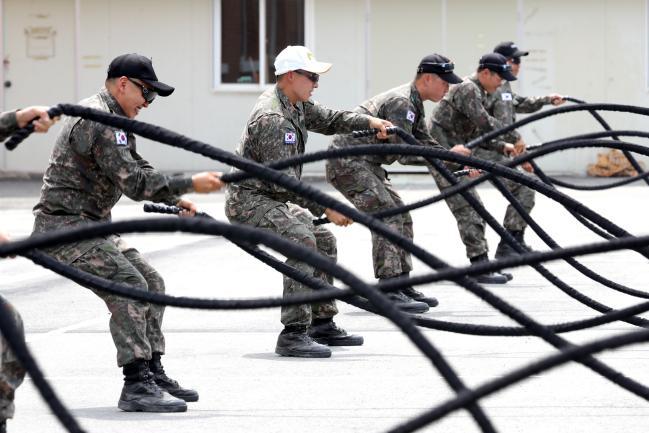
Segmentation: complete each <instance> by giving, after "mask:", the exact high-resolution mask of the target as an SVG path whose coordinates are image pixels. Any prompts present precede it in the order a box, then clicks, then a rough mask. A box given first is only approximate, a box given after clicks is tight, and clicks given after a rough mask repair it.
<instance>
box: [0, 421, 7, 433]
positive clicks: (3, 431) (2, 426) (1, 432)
mask: <svg viewBox="0 0 649 433" xmlns="http://www.w3.org/2000/svg"><path fill="white" fill-rule="evenodd" d="M0 433H7V420H6V419H3V420H0Z"/></svg>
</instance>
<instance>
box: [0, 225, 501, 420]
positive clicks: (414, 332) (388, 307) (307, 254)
mask: <svg viewBox="0 0 649 433" xmlns="http://www.w3.org/2000/svg"><path fill="white" fill-rule="evenodd" d="M177 230H183V231H186V232H190V233H201V234H211V235H219V236H223V237H225V238H227V239H229V240H230V241H232V242H247V243H253V244H259V243H262V244H264V245H266V246H268V247H270V248H272V249H274V250H275V251H278V252H280V253H281V254H283V255H285V256H287V257H296V258H299V259H300V260H302V261H304V262H306V263H308V264H310V265H311V266H314V267H315V268H317V269H321V270H322V271H324V272H327V273H328V274H330V275H332V276H334V277H336V278H338V279H340V280H341V281H343V282H344V283H345V284H347V285H348V286H349V287H350V288H351V289H353V290H354V291H356V292H358V293H360V294H361V295H362V296H364V297H365V298H367V299H368V300H369V302H370V303H371V304H373V305H374V307H376V308H377V310H379V311H380V312H381V313H382V314H383V315H385V317H387V318H388V319H390V320H391V321H392V322H393V323H394V324H395V325H397V326H398V327H399V328H400V329H401V330H402V331H403V332H404V333H405V334H406V336H408V338H409V339H410V340H411V341H412V342H413V344H415V346H417V348H418V349H419V350H420V351H421V352H422V353H423V354H424V355H425V356H426V357H427V358H428V359H429V360H430V361H431V363H432V364H433V365H434V366H435V368H436V369H437V370H438V371H439V373H440V374H441V375H442V377H443V378H444V380H445V381H446V382H447V383H448V384H449V385H450V386H451V388H453V389H454V390H455V391H456V392H459V391H462V390H466V389H467V388H466V387H465V386H464V385H463V383H462V382H461V380H460V379H459V377H458V376H457V374H456V373H455V372H454V370H453V368H452V367H451V366H450V364H449V363H448V362H447V361H446V359H445V358H444V357H443V356H442V355H441V353H440V352H439V351H438V350H437V349H436V348H435V347H434V346H433V345H432V344H431V343H430V342H429V341H428V340H427V339H426V338H425V337H424V335H423V334H422V333H421V332H420V331H419V330H418V328H417V327H416V326H415V324H414V323H413V322H412V321H411V320H410V319H409V318H408V316H407V315H405V314H403V313H401V312H400V311H399V310H397V308H396V307H395V306H394V304H392V302H391V301H390V300H388V298H387V297H385V295H383V294H382V293H380V291H377V290H374V289H372V288H371V287H369V286H368V285H367V284H365V283H364V282H363V281H361V280H360V279H358V278H357V277H356V276H354V275H353V274H351V273H350V272H348V271H346V270H344V269H343V268H342V267H340V266H339V265H336V264H335V263H334V262H333V261H332V260H330V259H329V258H326V257H324V256H322V255H321V254H319V253H317V252H315V251H312V250H310V249H308V248H306V247H304V246H302V245H299V244H296V243H294V242H291V241H289V240H287V239H284V238H282V237H281V236H279V235H276V234H274V233H269V232H267V231H263V230H259V229H256V228H252V227H247V226H243V225H237V224H226V223H222V222H219V221H215V220H209V219H207V218H196V219H191V220H189V219H185V218H162V219H146V220H135V221H124V222H114V223H101V224H88V225H85V226H77V227H74V228H71V229H68V230H66V231H64V232H48V233H41V234H38V235H34V236H32V237H31V238H28V239H26V240H23V241H16V242H12V243H10V244H3V245H0V257H4V256H6V255H9V254H12V253H13V252H17V253H18V254H25V253H27V252H29V251H30V250H31V249H34V248H37V249H40V248H45V247H51V246H55V245H58V244H61V243H68V242H74V241H75V240H77V239H80V238H83V239H86V238H93V237H100V236H106V235H108V234H112V233H129V232H142V231H177ZM397 237H398V236H397ZM469 411H470V412H471V414H472V415H474V418H475V420H476V422H477V423H478V425H479V426H480V428H481V429H482V430H483V431H485V432H495V429H494V427H493V426H492V424H491V422H490V421H489V419H488V418H487V417H486V415H485V414H484V412H482V410H481V409H480V408H479V406H478V404H474V405H471V406H470V408H469Z"/></svg>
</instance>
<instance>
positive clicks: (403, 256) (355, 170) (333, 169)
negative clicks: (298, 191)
mask: <svg viewBox="0 0 649 433" xmlns="http://www.w3.org/2000/svg"><path fill="white" fill-rule="evenodd" d="M327 181H328V182H329V183H331V184H332V185H333V186H334V187H335V188H336V189H337V190H338V191H340V192H341V193H342V194H343V195H344V196H345V198H347V200H349V201H350V202H351V203H352V204H353V205H354V206H355V207H356V208H357V209H358V210H360V211H362V212H365V213H375V212H378V211H381V210H385V209H391V208H394V207H400V206H403V201H402V200H401V197H400V196H399V194H398V193H397V191H396V190H395V189H394V188H393V187H392V184H391V183H390V181H389V180H388V179H387V178H386V176H385V170H383V168H382V167H381V166H380V165H378V164H372V163H370V162H368V161H365V160H362V159H352V158H344V159H335V160H329V161H327ZM383 222H384V223H385V224H387V225H388V226H389V227H390V228H391V229H392V230H394V231H395V232H397V233H399V234H401V235H402V236H405V237H407V238H408V239H410V240H412V239H413V238H414V233H413V226H412V217H411V216H410V213H409V212H405V213H402V214H399V215H394V216H391V217H387V218H384V219H383ZM372 263H373V264H374V277H375V278H390V277H396V276H399V275H401V274H403V273H407V272H410V271H411V270H412V258H411V256H410V253H408V252H407V251H405V250H403V249H401V248H399V247H398V246H396V245H395V244H393V243H392V242H390V241H388V240H387V239H386V238H384V237H382V236H379V235H377V234H376V233H374V232H372Z"/></svg>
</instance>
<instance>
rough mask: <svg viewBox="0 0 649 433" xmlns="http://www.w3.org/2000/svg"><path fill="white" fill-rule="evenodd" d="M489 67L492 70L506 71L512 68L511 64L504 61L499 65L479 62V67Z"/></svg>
mask: <svg viewBox="0 0 649 433" xmlns="http://www.w3.org/2000/svg"><path fill="white" fill-rule="evenodd" d="M485 68H486V69H489V70H491V71H494V72H508V71H511V70H512V65H510V64H508V63H505V64H504V65H501V64H499V63H480V69H485Z"/></svg>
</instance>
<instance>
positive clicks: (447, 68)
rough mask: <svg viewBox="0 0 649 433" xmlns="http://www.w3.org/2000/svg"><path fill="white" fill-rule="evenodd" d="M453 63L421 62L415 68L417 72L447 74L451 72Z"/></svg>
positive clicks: (453, 66)
mask: <svg viewBox="0 0 649 433" xmlns="http://www.w3.org/2000/svg"><path fill="white" fill-rule="evenodd" d="M454 69H455V64H453V63H450V62H447V63H421V64H420V65H419V67H418V68H417V73H420V74H421V73H423V72H430V73H433V74H448V73H451V72H453V70H454Z"/></svg>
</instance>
